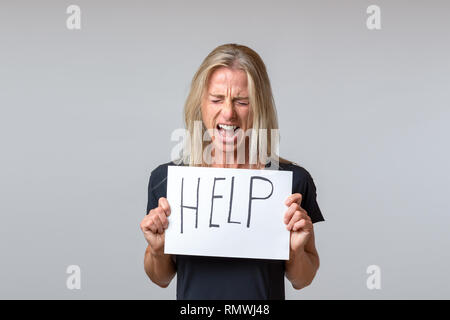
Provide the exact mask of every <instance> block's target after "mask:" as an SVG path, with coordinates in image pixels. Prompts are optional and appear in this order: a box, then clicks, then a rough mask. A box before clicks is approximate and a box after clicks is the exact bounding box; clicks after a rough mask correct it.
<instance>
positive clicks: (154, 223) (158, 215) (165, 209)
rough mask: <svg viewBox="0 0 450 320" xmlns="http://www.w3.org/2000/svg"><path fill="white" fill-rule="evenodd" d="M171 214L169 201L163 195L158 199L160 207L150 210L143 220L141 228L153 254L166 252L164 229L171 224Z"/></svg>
mask: <svg viewBox="0 0 450 320" xmlns="http://www.w3.org/2000/svg"><path fill="white" fill-rule="evenodd" d="M169 215H170V206H169V202H168V201H167V199H166V198H164V197H161V198H159V200H158V207H156V208H155V209H152V210H150V212H149V213H148V215H146V216H145V218H144V219H143V220H142V222H141V230H142V232H143V233H144V237H145V239H146V240H147V242H148V244H149V247H150V251H151V253H152V254H153V255H163V254H164V231H165V230H166V229H167V227H168V226H169V221H168V219H167V217H168V216H169Z"/></svg>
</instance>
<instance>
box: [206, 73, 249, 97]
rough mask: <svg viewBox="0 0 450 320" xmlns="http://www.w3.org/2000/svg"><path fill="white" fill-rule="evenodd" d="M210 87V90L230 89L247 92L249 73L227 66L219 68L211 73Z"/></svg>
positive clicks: (224, 90) (222, 90) (223, 90)
mask: <svg viewBox="0 0 450 320" xmlns="http://www.w3.org/2000/svg"><path fill="white" fill-rule="evenodd" d="M208 89H209V91H210V92H211V91H221V93H224V92H226V91H228V90H232V91H234V92H236V93H244V92H247V74H246V73H245V71H244V70H239V69H230V68H226V67H221V68H218V69H216V70H214V72H213V73H212V74H211V77H210V79H209V83H208ZM214 93H218V92H214Z"/></svg>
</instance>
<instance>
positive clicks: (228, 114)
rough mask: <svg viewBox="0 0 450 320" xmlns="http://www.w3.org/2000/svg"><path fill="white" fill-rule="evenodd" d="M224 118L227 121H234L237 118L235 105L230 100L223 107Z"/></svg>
mask: <svg viewBox="0 0 450 320" xmlns="http://www.w3.org/2000/svg"><path fill="white" fill-rule="evenodd" d="M221 112H222V116H223V118H224V119H225V120H233V119H234V117H235V115H236V114H235V110H234V106H233V103H232V102H231V101H230V99H227V100H226V101H225V103H224V104H223V107H222V111H221Z"/></svg>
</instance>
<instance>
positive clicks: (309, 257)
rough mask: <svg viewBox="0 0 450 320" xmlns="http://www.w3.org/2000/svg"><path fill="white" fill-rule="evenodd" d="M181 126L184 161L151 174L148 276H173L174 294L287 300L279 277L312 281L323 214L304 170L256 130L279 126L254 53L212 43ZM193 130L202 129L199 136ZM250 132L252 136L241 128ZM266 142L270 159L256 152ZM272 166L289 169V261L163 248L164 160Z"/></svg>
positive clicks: (157, 279) (160, 280)
mask: <svg viewBox="0 0 450 320" xmlns="http://www.w3.org/2000/svg"><path fill="white" fill-rule="evenodd" d="M198 123H200V124H201V125H200V126H198ZM185 124H186V128H187V130H188V132H189V134H190V136H191V137H193V138H192V139H188V145H186V147H185V149H184V151H185V152H184V153H183V157H182V158H181V161H180V162H178V163H173V162H171V163H166V164H163V165H160V166H159V167H157V168H156V169H155V170H153V171H152V173H151V176H150V182H149V188H148V206H147V213H148V214H147V216H146V217H145V218H144V219H143V221H142V223H141V229H142V231H143V233H144V236H145V239H146V240H147V242H148V247H147V250H146V252H145V259H144V266H145V271H146V273H147V275H148V277H149V278H150V279H151V280H152V281H153V282H154V283H156V284H157V285H159V286H161V287H167V286H168V285H169V283H170V282H171V280H172V279H173V277H174V276H175V274H177V299H284V298H285V292H284V276H286V278H287V279H288V280H289V281H290V282H291V283H292V286H293V287H294V288H295V289H301V288H304V287H305V286H307V285H309V284H310V283H311V282H312V280H313V278H314V276H315V274H316V272H317V270H318V268H319V256H318V253H317V250H316V248H315V243H314V242H315V241H314V230H313V223H314V222H317V221H323V220H324V219H323V217H322V214H321V212H320V209H319V206H318V204H317V202H316V188H315V185H314V182H313V179H312V178H311V176H310V175H309V173H308V172H307V171H306V170H305V169H303V168H302V167H299V166H297V165H295V164H294V163H292V162H289V161H287V160H285V159H282V158H278V156H277V155H276V154H275V150H277V141H276V140H277V139H275V138H273V136H272V135H270V134H266V135H262V134H260V132H261V130H260V129H267V130H272V131H273V130H275V129H278V124H277V117H276V111H275V105H274V102H273V96H272V89H271V86H270V81H269V77H268V75H267V71H266V68H265V65H264V63H263V61H262V60H261V58H260V57H259V55H258V54H257V53H256V52H255V51H253V50H252V49H250V48H248V47H245V46H242V45H236V44H226V45H222V46H219V47H217V48H216V49H214V50H213V51H212V52H211V53H210V54H209V55H208V56H207V57H206V58H205V60H204V61H203V63H202V64H201V66H200V68H199V70H198V71H197V73H196V74H195V76H194V78H193V80H192V84H191V90H190V93H189V96H188V98H187V100H186V104H185ZM196 124H197V125H196ZM195 128H200V130H201V132H200V135H199V134H198V132H195V131H196V130H195ZM249 131H251V134H250V135H248V134H242V133H247V132H249ZM199 136H200V137H204V136H206V137H209V139H203V140H207V141H202V142H201V143H198V138H197V139H196V138H195V137H199ZM254 141H258V143H256V144H255V143H252V142H254ZM208 142H209V144H208ZM265 142H267V143H266V144H265V148H266V149H267V152H268V154H271V157H266V155H265V154H264V153H262V154H261V152H258V151H261V146H262V145H263V144H264V143H265ZM255 146H256V147H255ZM208 147H209V149H207V148H208ZM205 150H206V152H205ZM255 150H256V151H257V153H256V154H258V156H255V152H254V151H255ZM241 151H243V152H242V153H241ZM205 155H206V156H205ZM239 155H241V157H239ZM274 164H275V166H276V168H277V169H278V170H290V171H292V172H293V184H292V186H293V187H292V195H291V196H289V197H288V199H286V202H285V204H286V212H285V214H284V223H285V224H286V228H287V229H288V230H289V231H290V258H289V260H287V261H284V260H282V261H280V260H261V259H242V258H218V257H202V256H188V255H177V256H171V255H166V254H164V230H165V229H166V228H167V227H168V219H167V216H169V215H170V206H169V203H168V201H167V199H166V188H167V183H166V179H167V166H168V165H191V166H194V165H197V166H211V167H230V168H243V169H268V168H274Z"/></svg>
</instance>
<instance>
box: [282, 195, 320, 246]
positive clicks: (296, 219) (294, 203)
mask: <svg viewBox="0 0 450 320" xmlns="http://www.w3.org/2000/svg"><path fill="white" fill-rule="evenodd" d="M301 203H302V195H301V194H300V193H294V194H292V195H290V196H289V197H288V198H287V199H286V201H285V204H286V206H287V207H288V210H287V211H286V213H285V215H284V223H285V224H286V225H287V226H286V228H287V229H288V230H289V231H291V241H290V245H291V250H292V251H294V252H298V251H302V250H303V249H304V248H305V245H306V243H307V242H308V240H309V238H310V237H311V234H312V233H313V224H312V221H311V218H310V217H309V216H308V214H307V213H306V211H305V209H303V208H302V207H301Z"/></svg>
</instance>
